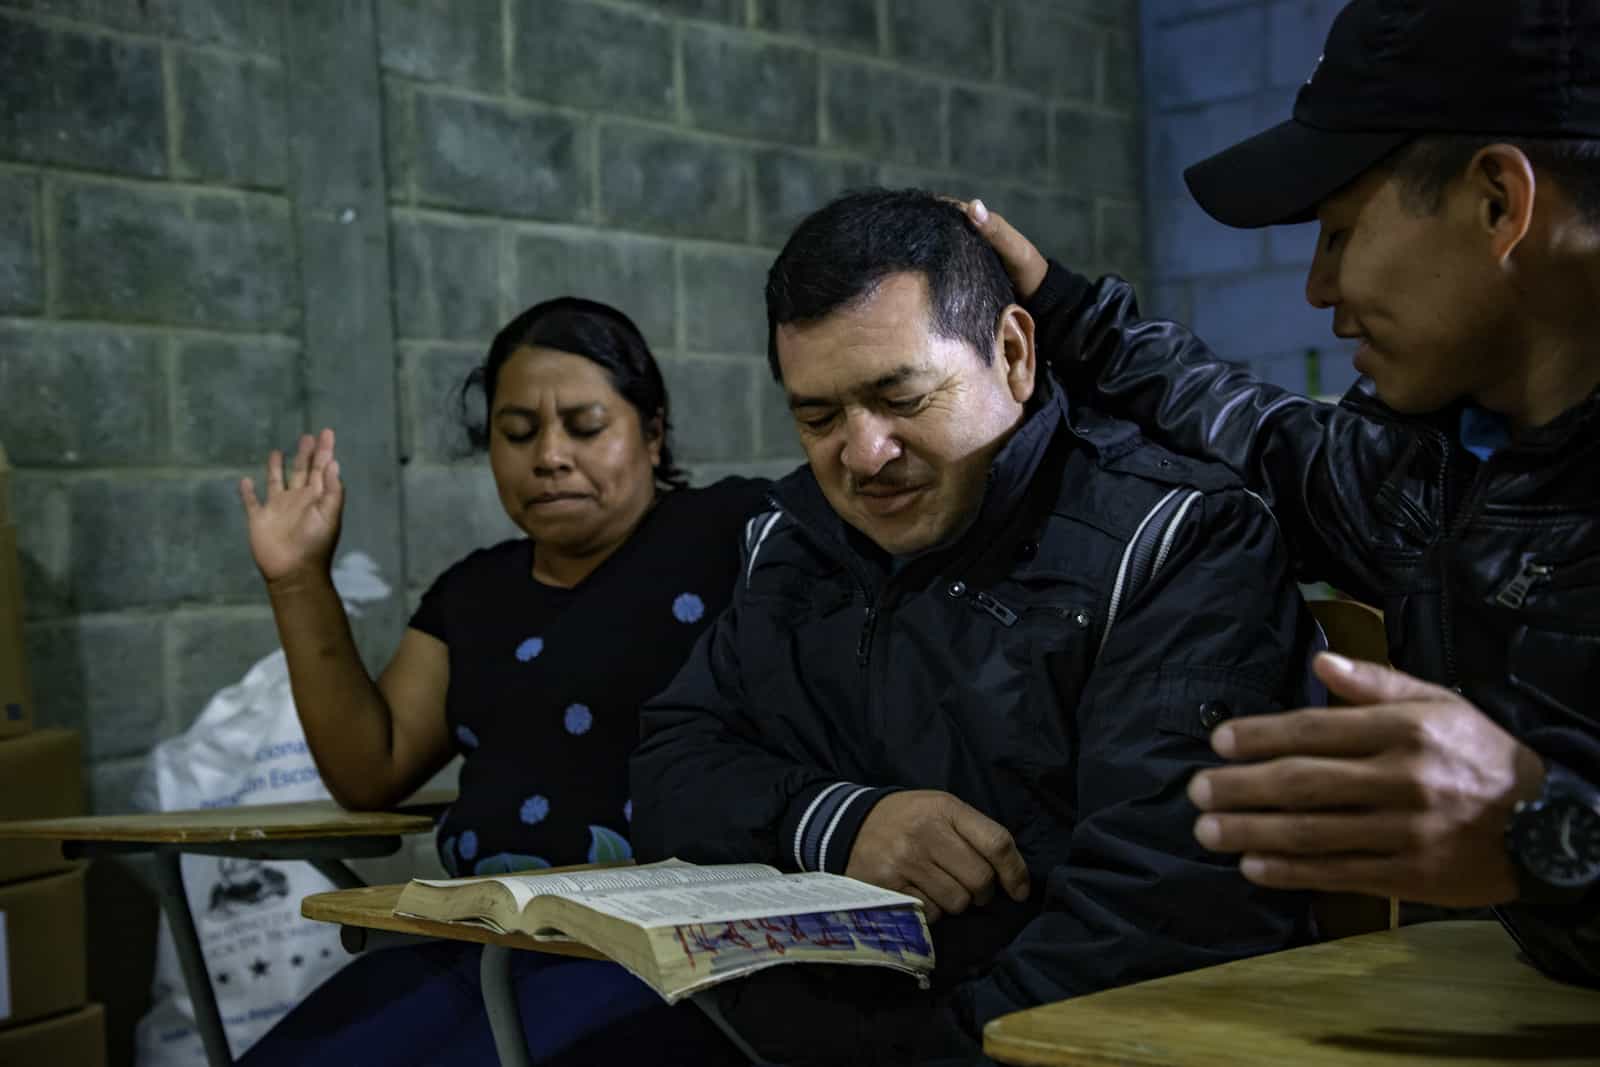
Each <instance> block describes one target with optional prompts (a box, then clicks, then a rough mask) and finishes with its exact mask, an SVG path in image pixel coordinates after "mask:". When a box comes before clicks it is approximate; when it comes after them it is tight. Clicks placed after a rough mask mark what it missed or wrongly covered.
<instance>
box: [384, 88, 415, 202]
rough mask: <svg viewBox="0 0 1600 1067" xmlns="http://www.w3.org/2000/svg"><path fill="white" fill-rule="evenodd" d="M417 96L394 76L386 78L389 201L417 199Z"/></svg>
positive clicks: (385, 127)
mask: <svg viewBox="0 0 1600 1067" xmlns="http://www.w3.org/2000/svg"><path fill="white" fill-rule="evenodd" d="M416 102H417V94H416V93H415V92H414V91H413V90H412V88H411V87H410V86H409V85H406V84H405V83H404V82H400V81H397V80H396V79H394V78H391V77H385V78H384V79H383V169H384V173H385V174H386V175H387V177H388V187H389V200H390V201H391V202H410V201H413V200H415V199H416V171H417V108H416Z"/></svg>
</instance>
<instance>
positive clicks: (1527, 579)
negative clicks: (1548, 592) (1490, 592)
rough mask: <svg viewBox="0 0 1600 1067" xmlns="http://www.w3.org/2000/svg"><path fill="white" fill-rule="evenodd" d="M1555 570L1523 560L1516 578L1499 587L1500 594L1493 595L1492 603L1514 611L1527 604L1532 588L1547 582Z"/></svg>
mask: <svg viewBox="0 0 1600 1067" xmlns="http://www.w3.org/2000/svg"><path fill="white" fill-rule="evenodd" d="M1555 572H1556V569H1555V568H1554V567H1552V566H1550V565H1549V564H1546V563H1535V562H1534V561H1533V560H1531V559H1528V560H1523V562H1522V569H1521V570H1520V571H1518V572H1517V573H1516V576H1515V577H1513V578H1512V579H1511V580H1510V581H1508V582H1507V583H1506V584H1505V585H1503V586H1501V587H1500V592H1498V593H1496V594H1495V597H1494V602H1495V603H1496V604H1499V605H1500V606H1501V607H1503V608H1511V609H1512V610H1516V609H1518V608H1520V607H1522V605H1523V604H1524V603H1526V602H1527V599H1528V594H1529V593H1530V592H1532V591H1533V587H1534V586H1535V585H1538V584H1539V583H1541V582H1548V581H1549V580H1550V579H1551V577H1552V576H1553V575H1554V574H1555Z"/></svg>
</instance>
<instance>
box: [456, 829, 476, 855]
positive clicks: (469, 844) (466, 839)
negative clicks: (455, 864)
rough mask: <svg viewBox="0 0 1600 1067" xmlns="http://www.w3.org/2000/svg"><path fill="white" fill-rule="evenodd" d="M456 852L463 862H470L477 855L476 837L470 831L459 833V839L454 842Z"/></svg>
mask: <svg viewBox="0 0 1600 1067" xmlns="http://www.w3.org/2000/svg"><path fill="white" fill-rule="evenodd" d="M456 851H457V852H459V853H460V854H461V858H462V859H464V860H470V859H471V858H472V857H474V856H476V855H477V854H478V835H477V834H476V833H474V832H473V831H471V830H463V831H461V837H460V839H459V840H458V841H457V842H456Z"/></svg>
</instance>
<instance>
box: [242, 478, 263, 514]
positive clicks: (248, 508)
mask: <svg viewBox="0 0 1600 1067" xmlns="http://www.w3.org/2000/svg"><path fill="white" fill-rule="evenodd" d="M239 503H241V504H243V505H244V513H245V516H246V518H249V517H251V516H253V515H255V513H256V512H258V511H260V510H261V501H259V500H257V499H256V483H255V482H253V481H251V480H250V479H249V478H240V479H239Z"/></svg>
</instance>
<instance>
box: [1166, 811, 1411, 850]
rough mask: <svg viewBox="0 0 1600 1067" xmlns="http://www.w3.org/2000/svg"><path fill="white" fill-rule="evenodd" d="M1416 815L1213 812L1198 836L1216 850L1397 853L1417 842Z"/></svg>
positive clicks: (1201, 820) (1198, 826) (1198, 828)
mask: <svg viewBox="0 0 1600 1067" xmlns="http://www.w3.org/2000/svg"><path fill="white" fill-rule="evenodd" d="M1412 819H1413V816H1411V815H1410V814H1409V813H1406V812H1355V813H1350V814H1320V813H1319V814H1304V813H1300V812H1293V813H1280V812H1271V813H1264V814H1261V813H1251V814H1232V813H1221V814H1217V813H1212V814H1206V815H1202V816H1200V818H1199V819H1198V820H1196V822H1195V826H1194V836H1195V839H1196V840H1197V841H1199V842H1200V843H1201V844H1202V845H1204V846H1206V848H1209V849H1211V850H1212V851H1213V852H1251V853H1271V854H1278V855H1294V856H1313V855H1329V854H1333V853H1377V854H1381V855H1394V854H1396V853H1399V852H1403V851H1405V850H1406V849H1407V848H1409V847H1410V846H1411V845H1412V844H1413V843H1414V842H1415V834H1414V833H1413V832H1412V826H1413V822H1412Z"/></svg>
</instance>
